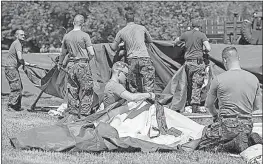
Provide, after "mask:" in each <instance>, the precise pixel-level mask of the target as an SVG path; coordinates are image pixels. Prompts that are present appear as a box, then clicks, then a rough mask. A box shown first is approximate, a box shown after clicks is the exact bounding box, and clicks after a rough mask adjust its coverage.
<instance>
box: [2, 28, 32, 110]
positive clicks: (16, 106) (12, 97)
mask: <svg viewBox="0 0 263 164" xmlns="http://www.w3.org/2000/svg"><path fill="white" fill-rule="evenodd" d="M15 35H16V40H15V41H14V42H13V43H12V44H11V46H10V48H9V51H8V56H7V58H6V60H5V61H4V62H3V65H4V66H5V76H6V79H7V81H8V83H9V86H10V91H11V92H10V94H9V100H8V104H7V106H8V110H9V111H11V110H15V111H21V110H23V108H21V100H22V90H23V85H22V81H21V78H20V74H19V71H18V68H19V67H20V66H21V65H31V66H34V64H29V63H28V62H25V61H24V59H23V57H22V53H23V48H22V44H21V43H22V42H23V41H24V40H25V33H24V31H23V30H17V31H16V33H15Z"/></svg>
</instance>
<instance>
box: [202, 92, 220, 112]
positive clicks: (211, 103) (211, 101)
mask: <svg viewBox="0 0 263 164" xmlns="http://www.w3.org/2000/svg"><path fill="white" fill-rule="evenodd" d="M215 101H216V96H214V95H209V96H207V98H206V101H205V107H206V108H207V109H208V110H209V112H210V113H211V115H212V116H216V115H217V110H216V107H215Z"/></svg>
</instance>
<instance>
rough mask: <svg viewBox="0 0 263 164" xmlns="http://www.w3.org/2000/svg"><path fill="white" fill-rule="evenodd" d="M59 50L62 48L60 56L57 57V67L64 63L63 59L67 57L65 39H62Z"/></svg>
mask: <svg viewBox="0 0 263 164" xmlns="http://www.w3.org/2000/svg"><path fill="white" fill-rule="evenodd" d="M61 48H62V52H61V54H60V56H59V62H58V64H59V65H62V64H63V61H64V59H65V57H66V55H67V52H68V50H67V47H66V43H65V38H63V41H62V46H61Z"/></svg>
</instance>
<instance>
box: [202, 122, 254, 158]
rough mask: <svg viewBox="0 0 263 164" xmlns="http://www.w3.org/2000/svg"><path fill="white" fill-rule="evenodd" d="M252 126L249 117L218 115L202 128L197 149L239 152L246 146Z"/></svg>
mask: <svg viewBox="0 0 263 164" xmlns="http://www.w3.org/2000/svg"><path fill="white" fill-rule="evenodd" d="M252 128H253V122H252V120H251V118H249V117H245V118H238V117H236V118H235V117H230V118H227V117H219V119H218V120H217V121H216V122H214V123H212V124H211V125H209V126H208V127H206V128H205V129H204V131H203V136H202V138H201V142H200V144H199V148H198V149H199V150H205V151H212V152H230V153H238V154H239V153H241V152H242V151H244V150H245V149H246V148H248V146H249V145H248V138H249V136H250V134H251V132H252Z"/></svg>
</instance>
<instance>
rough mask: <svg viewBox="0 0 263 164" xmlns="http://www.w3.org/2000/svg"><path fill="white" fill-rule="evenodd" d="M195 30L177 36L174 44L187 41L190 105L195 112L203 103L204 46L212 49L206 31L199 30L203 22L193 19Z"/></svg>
mask: <svg viewBox="0 0 263 164" xmlns="http://www.w3.org/2000/svg"><path fill="white" fill-rule="evenodd" d="M192 26H193V30H191V31H186V32H185V33H183V34H182V35H181V36H180V37H178V38H176V40H175V41H174V44H176V43H177V42H178V41H183V42H185V47H186V52H185V55H184V58H185V66H186V67H185V69H186V73H187V81H188V93H190V94H188V95H189V97H191V101H190V105H192V111H193V113H196V112H197V111H199V110H200V109H199V106H200V104H201V88H202V85H203V81H204V75H205V63H204V58H203V46H204V47H205V50H206V51H208V52H209V51H211V47H210V44H209V42H208V38H207V37H206V35H205V34H204V33H202V32H201V31H199V28H200V26H201V22H200V21H198V20H193V21H192Z"/></svg>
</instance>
